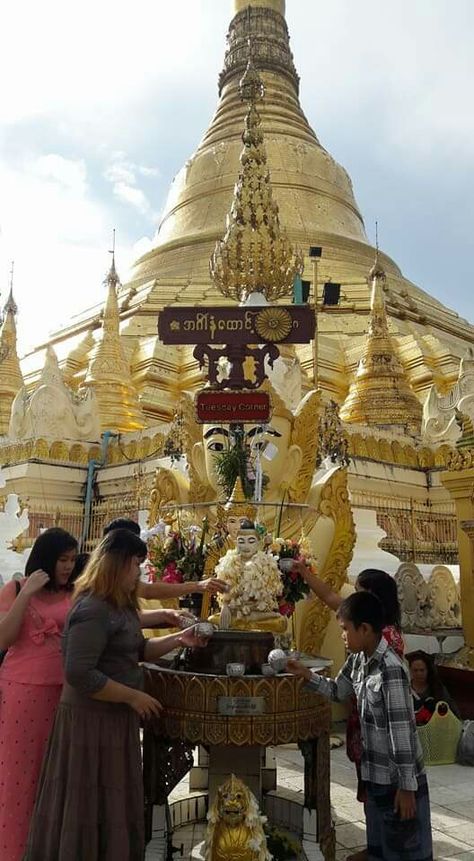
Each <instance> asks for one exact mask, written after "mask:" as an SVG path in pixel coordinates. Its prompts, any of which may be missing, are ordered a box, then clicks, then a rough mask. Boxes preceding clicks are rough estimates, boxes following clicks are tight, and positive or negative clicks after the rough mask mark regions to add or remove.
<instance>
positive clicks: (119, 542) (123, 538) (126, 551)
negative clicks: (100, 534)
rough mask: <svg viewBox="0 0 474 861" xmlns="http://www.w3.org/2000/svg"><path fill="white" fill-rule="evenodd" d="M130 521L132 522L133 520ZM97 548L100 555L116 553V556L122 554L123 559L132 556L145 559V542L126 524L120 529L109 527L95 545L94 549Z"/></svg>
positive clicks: (146, 551) (146, 550)
mask: <svg viewBox="0 0 474 861" xmlns="http://www.w3.org/2000/svg"><path fill="white" fill-rule="evenodd" d="M130 522H131V523H134V521H133V520H131V521H130ZM137 526H138V524H137ZM99 549H100V550H101V553H102V555H105V554H106V553H116V554H117V555H118V556H123V557H124V559H131V558H132V556H138V558H139V559H146V557H147V553H148V548H147V546H146V544H145V542H144V541H142V539H141V538H140V536H139V535H138V534H137V533H136V532H135V530H133V529H129V527H128V526H122V528H121V529H111V530H110V532H108V533H107V535H105V536H104V538H103V539H102V541H101V542H100V544H99V545H98V546H97V548H96V550H99Z"/></svg>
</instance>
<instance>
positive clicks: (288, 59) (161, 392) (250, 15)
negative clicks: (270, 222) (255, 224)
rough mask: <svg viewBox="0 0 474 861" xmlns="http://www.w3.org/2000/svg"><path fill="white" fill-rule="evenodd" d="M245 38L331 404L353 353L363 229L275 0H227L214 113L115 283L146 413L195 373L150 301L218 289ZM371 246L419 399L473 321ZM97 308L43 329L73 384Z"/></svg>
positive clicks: (31, 365)
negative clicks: (330, 289)
mask: <svg viewBox="0 0 474 861" xmlns="http://www.w3.org/2000/svg"><path fill="white" fill-rule="evenodd" d="M295 2H296V0H295ZM219 8H220V6H219ZM314 14H316V12H315V13H314ZM249 39H250V41H251V45H252V56H253V64H254V66H255V68H256V69H257V70H258V73H259V75H260V78H261V82H262V85H263V88H264V91H265V95H264V98H263V99H260V100H259V103H258V115H259V119H260V125H259V130H260V131H261V133H262V134H263V137H264V140H265V151H266V167H267V169H268V173H269V176H270V177H271V183H272V190H273V193H272V199H273V200H274V202H275V204H276V205H277V206H278V210H279V221H280V223H281V226H282V229H283V230H284V231H285V233H286V235H287V237H288V241H289V242H290V243H291V245H292V246H293V248H299V249H301V251H302V252H304V254H305V255H306V254H308V250H309V248H310V246H314V245H316V246H319V247H321V248H322V257H321V260H320V262H319V265H318V281H319V285H320V286H322V284H324V283H325V282H328V281H332V282H333V283H337V284H340V285H341V297H340V301H339V302H338V304H337V305H336V306H326V305H325V304H324V302H323V303H320V308H319V310H320V312H321V313H320V314H319V322H318V330H319V343H318V380H319V384H320V386H321V387H322V389H323V391H324V392H325V394H326V395H327V396H329V397H331V398H333V399H334V400H336V401H337V402H338V403H342V402H343V401H344V400H345V399H346V397H347V395H348V391H349V386H350V381H351V379H352V377H353V375H354V374H355V372H356V369H357V367H358V364H359V362H360V359H361V357H362V355H363V353H364V349H365V339H366V332H367V325H368V318H369V314H370V294H369V290H368V287H367V280H366V273H367V271H368V270H369V268H370V266H371V265H372V263H373V260H374V251H375V249H374V248H373V247H372V246H371V245H370V243H369V242H368V240H367V236H366V233H365V229H364V223H363V219H362V216H361V213H360V211H359V209H358V206H357V203H356V200H355V198H354V193H353V189H352V183H351V180H350V178H349V176H348V174H347V172H346V171H345V170H344V168H343V167H341V166H340V165H339V164H337V162H336V161H335V160H334V159H333V158H332V156H331V155H330V154H329V153H328V152H327V150H325V149H324V147H323V146H322V145H321V143H320V142H319V140H318V138H317V136H316V134H315V133H314V131H313V130H312V128H311V126H310V125H309V123H308V120H307V119H306V117H305V115H304V113H303V110H302V108H301V105H300V101H299V78H298V74H297V71H296V68H295V64H294V61H293V55H292V53H291V49H290V42H289V33H288V27H287V24H286V20H285V3H284V2H283V0H234V15H233V17H232V20H231V22H230V26H229V31H228V34H227V49H226V51H225V56H224V62H223V68H222V71H221V73H220V76H219V102H218V105H217V109H216V112H215V114H214V117H213V118H212V120H211V122H210V125H209V128H208V130H207V131H206V133H205V134H204V137H203V139H202V140H201V142H200V143H199V145H198V147H197V149H196V151H195V152H194V154H193V155H192V156H191V157H190V158H189V159H187V161H186V163H185V165H184V166H183V168H182V169H181V170H180V171H179V172H178V174H177V175H176V177H175V179H174V180H173V182H172V185H171V188H170V192H169V196H168V200H167V203H166V206H165V208H164V214H163V217H162V220H161V223H160V226H159V228H158V231H157V233H156V236H155V238H154V242H153V247H152V250H151V251H149V252H148V253H147V254H145V255H143V256H142V257H141V258H140V259H139V260H138V261H137V262H136V264H135V267H134V269H133V272H132V277H131V280H130V281H129V282H128V283H127V284H125V285H123V286H122V287H121V288H120V289H119V291H118V305H119V314H120V319H121V322H122V326H121V334H120V338H121V342H122V344H123V345H124V348H125V352H126V353H127V355H131V354H132V353H133V355H132V359H131V374H132V381H133V384H134V385H135V387H136V389H137V391H138V394H139V399H140V406H141V409H142V411H143V414H144V416H146V420H147V422H148V424H150V425H153V424H155V423H156V422H157V421H162V420H165V421H167V420H169V419H170V418H171V417H172V415H173V414H174V410H175V403H176V398H177V395H178V394H179V393H180V392H182V391H183V390H188V391H192V390H195V389H196V388H198V387H199V386H200V384H201V375H200V372H199V369H198V366H197V363H196V362H195V361H194V359H193V357H192V349H191V348H181V347H176V348H173V349H169V347H165V346H164V345H163V344H162V343H161V342H160V340H159V338H158V336H157V330H156V318H157V315H158V313H159V311H160V309H162V308H163V307H164V306H166V305H173V304H183V305H196V304H206V303H207V304H210V303H226V302H228V301H229V298H227V297H226V296H222V294H221V293H220V290H219V289H218V286H216V284H213V282H212V279H211V277H210V273H209V260H210V258H211V256H212V255H213V252H214V250H215V248H216V243H217V242H218V241H219V240H221V239H222V237H223V236H224V234H225V232H226V219H227V215H228V213H229V211H230V209H231V205H232V201H233V198H234V187H235V183H236V180H237V178H238V176H239V168H240V167H241V162H240V157H241V150H242V127H243V126H244V121H245V116H246V114H247V112H248V104H247V103H246V102H244V101H242V98H241V92H240V81H241V79H242V76H243V75H244V73H245V70H246V66H247V61H248V43H249ZM379 258H380V263H381V265H382V266H383V268H384V271H385V273H386V290H385V305H386V312H387V318H388V320H389V322H390V332H391V338H392V343H393V344H394V347H395V348H396V350H397V351H398V353H399V355H400V357H401V359H402V361H403V365H404V367H405V368H406V374H407V376H408V381H409V383H410V385H411V386H412V388H413V390H414V392H415V393H416V394H417V396H418V397H419V398H420V400H423V399H424V398H425V397H426V395H427V393H428V391H429V389H430V387H431V386H432V385H433V384H435V385H436V386H437V388H438V391H440V392H446V391H448V389H449V388H450V386H451V385H452V384H453V383H454V382H455V380H456V379H457V375H458V370H459V361H460V359H461V358H462V356H463V355H465V353H466V349H467V347H468V346H470V345H472V342H473V338H474V329H473V327H472V326H471V325H470V324H469V323H467V322H466V321H465V320H463V319H462V318H460V317H459V315H458V314H456V313H455V312H454V311H451V310H449V309H447V308H446V307H444V306H443V305H442V304H441V303H440V302H438V301H437V300H435V299H433V298H432V297H431V296H430V295H429V294H428V293H425V292H424V291H423V290H420V289H419V288H418V287H416V286H415V285H414V284H412V283H411V282H410V281H408V280H407V279H405V278H404V277H403V275H402V273H401V272H400V269H399V268H398V266H397V265H396V263H395V262H394V261H393V260H391V259H390V258H389V257H388V256H387V255H385V254H383V253H382V252H380V253H379ZM304 264H305V268H304V273H303V278H306V279H308V280H311V274H312V267H311V264H310V259H309V257H305V261H304ZM319 292H320V293H321V290H320V291H319ZM101 313H102V305H101V303H99V304H98V305H97V307H96V308H94V309H92V310H89V311H87V312H85V313H84V314H83V315H81V316H79V317H77V318H75V320H74V321H73V322H72V323H71V324H70V325H69V326H68V327H67V328H65V329H62V330H60V331H59V332H56V333H54V334H53V336H52V341H53V342H54V343H55V344H58V343H61V349H60V354H61V357H62V358H61V366H62V367H64V368H65V369H67V379H68V382H70V383H71V385H73V386H76V387H79V386H80V385H81V383H82V382H83V380H84V376H85V374H86V369H87V367H88V363H89V361H90V347H89V348H88V349H89V352H88V351H87V348H86V345H87V339H88V338H89V337H90V335H89V333H90V331H95V330H97V329H98V328H99V327H100V325H101ZM78 344H81V348H80V349H78V346H77V345H78ZM82 345H84V347H83V346H82ZM135 347H136V349H135ZM296 352H297V354H298V358H299V359H300V361H301V363H302V367H303V370H304V371H305V372H306V373H307V376H308V379H310V378H312V377H313V360H314V354H313V351H312V349H311V347H310V346H309V345H308V346H301V347H298V348H297V351H296ZM39 368H40V363H39V357H38V356H37V355H36V354H35V353H33V354H31V355H30V356H29V357H28V359H27V362H26V363H25V366H24V368H23V372H24V375H25V379H26V383H27V385H28V386H29V385H30V383H32V382H33V381H34V380H35V379H36V378H37V375H38V373H39Z"/></svg>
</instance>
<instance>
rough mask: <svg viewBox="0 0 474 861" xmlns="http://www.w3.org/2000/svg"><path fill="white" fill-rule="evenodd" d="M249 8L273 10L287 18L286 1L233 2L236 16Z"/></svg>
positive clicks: (255, 0) (244, 0)
mask: <svg viewBox="0 0 474 861" xmlns="http://www.w3.org/2000/svg"><path fill="white" fill-rule="evenodd" d="M248 6H260V7H263V8H264V9H273V11H274V12H279V14H280V15H283V17H285V0H233V7H234V15H237V14H238V13H239V12H243V11H244V10H245V9H247V8H248Z"/></svg>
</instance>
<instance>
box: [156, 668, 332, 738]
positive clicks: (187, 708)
mask: <svg viewBox="0 0 474 861" xmlns="http://www.w3.org/2000/svg"><path fill="white" fill-rule="evenodd" d="M146 686H147V690H149V692H150V693H152V694H154V695H155V696H157V697H158V699H159V700H160V702H161V703H162V704H163V706H164V711H163V714H162V715H161V717H160V728H161V731H162V732H163V733H164V734H165V735H167V736H169V737H170V738H185V739H187V740H188V741H191V742H193V743H202V744H233V745H238V746H242V745H248V744H259V745H271V744H286V743H288V742H291V741H297V740H298V739H307V738H312V737H316V736H318V735H319V734H320V733H321V732H323V731H328V730H329V727H330V720H331V712H330V708H329V707H328V704H327V702H326V701H325V700H324V699H323V697H321V696H319V695H318V694H315V693H313V692H312V691H306V690H305V689H304V686H303V680H302V679H297V678H296V677H295V676H274V677H271V678H263V677H258V676H247V677H245V678H242V679H233V678H228V677H227V676H219V677H218V678H216V677H214V676H210V675H200V674H195V675H192V676H190V675H189V674H186V676H183V674H181V673H179V672H175V671H173V670H161V669H158V668H156V669H153V668H150V669H149V670H148V671H147V674H146ZM221 696H225V697H237V696H238V697H257V696H258V697H262V696H263V697H264V699H265V713H264V714H263V715H254V716H249V717H242V716H241V717H225V716H220V715H219V713H218V712H219V708H218V698H219V697H221Z"/></svg>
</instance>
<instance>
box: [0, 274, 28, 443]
mask: <svg viewBox="0 0 474 861" xmlns="http://www.w3.org/2000/svg"><path fill="white" fill-rule="evenodd" d="M17 311H18V308H17V306H16V303H15V300H14V298H13V288H11V289H10V293H9V296H8V299H7V302H6V304H5V307H4V309H3V314H4V316H3V323H2V326H1V329H0V436H2V435H4V434H7V433H8V427H9V424H10V412H11V407H12V403H13V400H14V398H15V395H16V394H17V392H19V390H20V389H21V387H22V385H23V377H22V373H21V370H20V363H19V361H18V354H17V350H16V324H15V315H16V313H17Z"/></svg>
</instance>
